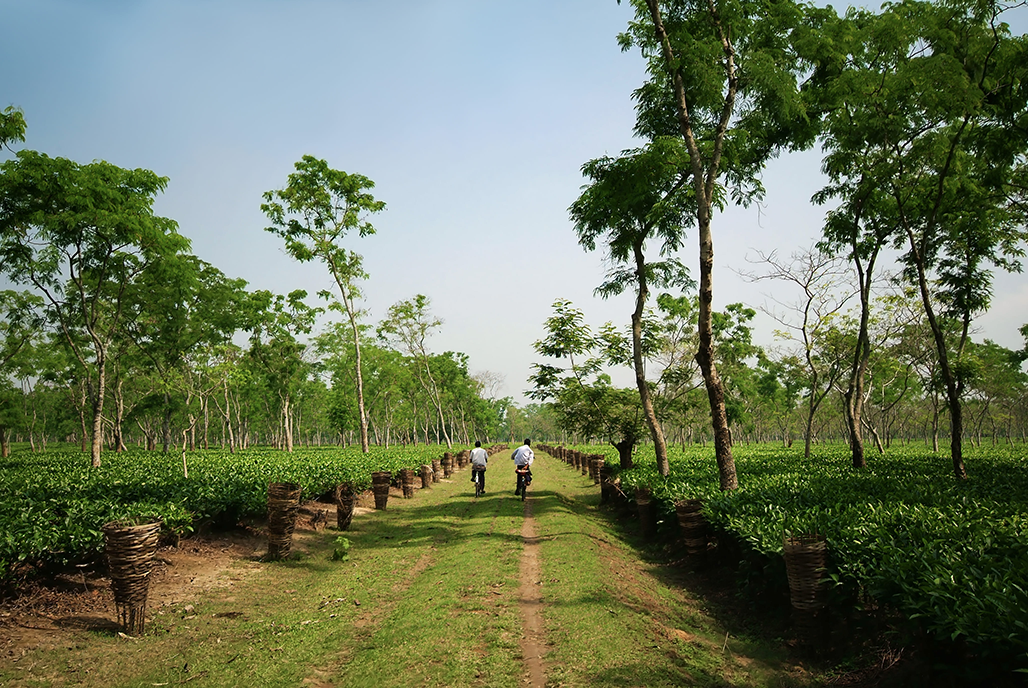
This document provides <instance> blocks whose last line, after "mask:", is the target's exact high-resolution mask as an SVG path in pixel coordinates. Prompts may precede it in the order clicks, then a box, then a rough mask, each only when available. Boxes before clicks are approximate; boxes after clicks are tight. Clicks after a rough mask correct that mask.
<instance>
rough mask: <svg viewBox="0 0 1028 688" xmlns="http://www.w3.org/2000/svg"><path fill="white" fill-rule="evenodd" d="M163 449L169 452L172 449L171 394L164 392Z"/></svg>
mask: <svg viewBox="0 0 1028 688" xmlns="http://www.w3.org/2000/svg"><path fill="white" fill-rule="evenodd" d="M161 443H162V451H163V452H164V453H165V454H167V453H168V452H169V451H171V395H170V394H169V393H168V392H165V393H164V420H163V423H162V425H161Z"/></svg>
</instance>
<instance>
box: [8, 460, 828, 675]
mask: <svg viewBox="0 0 1028 688" xmlns="http://www.w3.org/2000/svg"><path fill="white" fill-rule="evenodd" d="M508 456H509V455H508V454H504V453H501V454H497V455H496V456H494V457H493V458H492V459H491V460H490V468H489V473H488V481H487V488H488V492H487V493H486V494H485V495H484V496H483V497H481V498H479V499H477V500H476V499H475V497H474V492H473V489H472V488H473V486H472V484H471V482H470V472H469V471H462V472H458V473H455V474H454V476H453V477H452V479H451V480H450V481H449V482H444V483H436V484H435V485H434V486H433V488H432V489H429V490H419V491H418V492H417V495H416V497H415V499H413V500H402V499H400V500H397V499H395V498H390V502H389V508H388V509H387V510H386V511H384V512H374V513H369V514H361V515H359V516H357V517H356V518H355V519H354V522H353V525H352V527H351V530H350V531H348V532H347V533H344V534H342V535H344V536H345V537H346V538H348V539H349V541H350V544H351V547H350V550H349V558H348V560H346V561H333V560H332V558H331V554H332V551H333V548H334V546H335V543H334V540H335V538H336V537H338V536H339V535H340V533H338V532H336V531H334V530H333V529H329V530H325V531H321V532H319V533H308V534H305V535H303V536H302V537H301V538H299V539H298V541H297V543H296V549H298V550H300V551H301V555H300V556H299V557H298V558H296V559H294V560H291V561H288V562H283V563H263V562H259V561H254V560H249V561H241V562H239V564H238V566H237V567H236V568H235V569H233V570H232V571H230V572H229V577H230V579H231V580H232V581H233V582H232V585H231V587H225V588H223V589H220V590H217V591H212V592H211V593H209V594H207V595H205V597H204V599H202V600H194V601H192V603H191V604H190V605H183V606H180V607H175V608H165V609H164V610H162V612H163V613H161V614H160V615H157V616H156V617H155V619H154V620H153V621H152V622H151V623H150V624H149V626H148V630H147V633H146V635H145V636H144V637H142V638H139V639H126V638H119V637H116V636H113V635H111V634H110V633H98V632H93V633H90V632H82V633H81V635H80V636H79V637H77V638H76V640H75V642H74V643H73V644H70V645H69V647H67V648H64V647H62V648H60V649H59V650H58V651H56V652H50V653H48V654H46V655H45V656H40V657H31V656H30V657H26V658H22V659H20V660H19V661H18V662H17V665H14V664H13V663H11V662H4V661H3V660H2V659H0V686H12V687H14V686H44V685H46V686H50V685H54V686H57V685H60V686H65V685H67V686H174V685H183V684H188V685H190V686H197V687H199V686H419V685H423V686H523V685H538V686H542V685H548V686H650V687H652V686H680V685H711V686H724V685H738V686H765V685H766V686H786V685H808V682H807V681H806V680H805V677H804V676H803V675H802V673H801V672H799V671H798V670H796V669H795V668H793V667H791V666H789V665H788V664H786V663H784V662H783V660H782V655H781V654H779V653H778V652H777V651H776V650H774V649H768V648H766V647H762V646H760V645H757V644H753V643H746V642H744V641H741V640H738V639H735V638H734V634H732V633H729V642H727V643H726V635H725V634H726V631H725V629H723V628H721V627H720V626H718V625H717V624H716V623H715V622H714V621H712V620H711V619H710V618H709V617H707V616H706V615H705V614H704V613H703V612H702V611H701V610H700V608H699V606H698V605H697V603H696V602H695V601H693V600H691V599H689V597H688V595H687V594H686V593H685V592H684V591H682V590H681V589H679V588H678V587H677V586H676V585H675V584H674V576H673V575H668V572H667V571H663V570H661V567H659V566H653V565H649V564H647V563H645V562H644V561H641V560H640V557H639V555H638V553H637V551H636V550H635V549H634V548H633V547H632V536H631V535H627V536H626V535H625V533H624V532H623V531H624V529H623V528H622V526H620V525H618V524H617V523H614V522H613V521H612V520H611V519H610V517H609V516H608V515H607V514H606V513H605V512H603V511H601V510H599V509H598V508H597V502H598V492H599V491H598V489H597V488H596V487H594V486H593V485H592V482H591V480H588V479H587V478H585V477H583V476H581V475H580V474H578V473H577V472H576V471H574V470H572V469H571V468H570V467H568V466H565V465H564V464H563V463H561V462H559V461H557V460H555V459H552V458H550V457H549V456H546V455H542V454H540V455H538V459H537V462H536V466H535V470H534V473H535V481H534V483H533V485H532V487H531V488H530V490H529V496H528V500H527V501H526V502H522V501H521V500H520V499H518V498H515V497H514V495H513V484H514V473H513V467H512V466H511V462H510V461H509V460H508V458H507V457H508ZM629 530H630V528H629Z"/></svg>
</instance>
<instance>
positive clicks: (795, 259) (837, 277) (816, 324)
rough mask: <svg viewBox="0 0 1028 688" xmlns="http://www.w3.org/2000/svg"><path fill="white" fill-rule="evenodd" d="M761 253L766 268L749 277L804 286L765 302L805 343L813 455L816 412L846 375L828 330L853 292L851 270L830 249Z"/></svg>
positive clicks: (788, 336)
mask: <svg viewBox="0 0 1028 688" xmlns="http://www.w3.org/2000/svg"><path fill="white" fill-rule="evenodd" d="M758 256H759V263H761V264H763V265H764V266H765V270H764V272H762V273H750V274H747V275H746V277H747V278H748V279H751V280H753V281H761V280H776V281H779V282H787V283H791V284H792V285H793V286H794V287H796V288H798V289H799V291H800V294H799V298H798V299H797V300H796V301H792V302H783V301H782V300H781V299H779V298H777V297H775V296H771V299H772V301H773V302H774V304H775V305H770V306H764V307H763V311H764V312H765V313H767V314H768V315H769V316H770V317H771V318H772V319H773V320H774V321H775V322H777V323H778V324H779V325H781V326H782V327H783V328H784V329H783V330H779V331H777V332H776V334H777V335H778V336H779V337H780V338H781V339H783V340H786V341H791V342H794V343H796V344H797V345H798V346H799V348H800V355H801V356H802V359H803V365H804V369H805V371H804V372H805V377H806V388H807V428H806V432H805V433H804V435H805V438H804V440H805V441H804V447H803V456H804V458H808V459H809V458H810V448H811V442H812V440H813V428H814V414H815V413H817V410H818V407H819V406H820V405H821V402H822V401H824V400H825V397H827V396H828V393H829V392H831V391H832V389H833V388H834V387H835V383H836V381H837V380H838V378H839V376H840V375H841V374H842V365H841V364H842V359H840V358H839V356H838V355H837V353H838V351H837V349H835V348H834V347H831V346H829V345H828V344H829V341H828V335H829V333H830V330H831V327H832V323H833V321H834V319H835V317H836V316H837V315H839V313H840V312H841V310H842V308H843V307H844V306H845V305H846V302H847V301H849V299H850V297H851V296H852V295H853V294H852V292H849V291H847V290H846V289H844V288H843V283H844V282H843V280H844V277H846V276H847V275H846V272H845V271H844V270H843V269H842V268H841V266H840V264H839V263H840V260H839V259H837V258H835V257H834V256H833V255H831V254H827V253H824V252H822V251H819V250H817V249H807V250H804V251H799V252H796V253H794V254H793V255H792V256H790V257H789V258H788V259H787V260H783V259H782V258H779V257H778V255H777V253H774V252H772V253H771V254H769V255H764V254H762V253H758ZM779 307H781V308H784V309H785V310H784V311H782V310H780V308H779Z"/></svg>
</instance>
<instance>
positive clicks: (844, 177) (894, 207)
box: [821, 0, 1028, 479]
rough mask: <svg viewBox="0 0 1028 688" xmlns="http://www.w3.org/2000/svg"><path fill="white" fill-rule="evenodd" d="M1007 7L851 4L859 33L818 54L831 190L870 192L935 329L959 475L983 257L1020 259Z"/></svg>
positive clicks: (1017, 102)
mask: <svg viewBox="0 0 1028 688" xmlns="http://www.w3.org/2000/svg"><path fill="white" fill-rule="evenodd" d="M1003 11H1004V8H1003V6H1002V5H1000V4H999V3H997V2H993V1H988V0H987V1H986V2H977V1H971V0H952V1H948V2H940V3H930V2H920V1H917V0H905V1H904V2H900V3H896V4H892V5H887V6H886V7H885V9H884V10H883V11H882V12H881V13H880V14H875V13H871V12H868V11H866V10H851V11H850V13H849V14H848V17H847V18H848V19H849V20H850V24H851V26H852V27H856V28H855V29H852V28H851V29H850V30H849V31H850V33H851V34H854V35H856V36H857V40H854V41H852V42H845V41H844V42H841V43H835V44H831V43H829V44H828V50H827V52H826V53H825V54H824V55H823V56H822V57H823V59H822V61H821V63H822V64H825V65H831V70H834V71H835V72H837V73H836V74H835V75H834V78H833V79H831V80H830V81H831V83H832V85H831V86H830V87H829V88H827V89H825V91H824V93H825V94H826V96H827V100H826V101H825V103H824V107H825V109H826V110H829V111H830V113H831V114H830V116H829V117H828V120H827V124H826V127H827V128H826V137H825V148H826V151H827V158H826V164H825V167H826V169H827V170H828V171H829V173H830V176H831V178H832V180H833V187H834V188H833V190H832V194H833V195H835V196H837V197H838V198H840V199H842V201H843V205H844V206H847V207H851V208H856V207H857V206H858V205H859V203H860V200H859V199H860V196H861V195H862V194H863V195H867V194H868V189H869V188H875V189H878V190H879V191H878V192H876V194H877V195H876V196H871V198H872V199H873V200H874V201H875V203H874V206H875V211H876V212H879V213H884V215H885V217H886V218H887V224H886V225H885V228H886V229H888V230H891V231H892V234H891V235H890V236H889V237H888V239H889V240H890V241H891V242H892V243H893V244H894V245H895V246H896V248H899V249H902V250H903V251H904V254H903V256H902V262H903V264H904V267H905V270H904V272H905V276H906V277H907V279H908V280H909V282H910V283H911V284H912V285H914V286H915V287H916V288H917V290H918V292H919V294H920V296H921V302H922V306H923V308H924V311H925V315H926V317H927V320H928V324H929V327H930V329H931V332H932V336H933V339H934V343H935V348H936V352H937V356H938V359H939V370H940V374H941V378H942V382H943V385H944V387H945V391H946V399H947V405H948V407H949V411H950V455H951V461H952V465H953V472H954V475H955V476H956V477H957V478H958V479H963V478H966V477H967V472H966V469H965V466H964V461H963V449H962V441H963V434H964V428H963V413H962V408H961V397H962V396H963V394H964V390H965V387H966V383H967V380H966V379H965V378H964V375H963V373H962V370H963V369H964V367H965V366H964V364H963V363H962V362H961V358H962V356H963V355H964V353H965V349H966V347H967V345H968V342H969V334H970V325H971V322H972V320H973V318H974V316H975V315H976V314H978V313H981V312H983V311H984V310H986V309H987V308H988V305H989V302H990V299H991V283H992V273H991V268H992V267H994V266H995V267H999V268H1001V269H1006V270H1020V264H1019V263H1018V262H1017V258H1018V257H1020V256H1021V255H1022V254H1023V251H1024V241H1025V239H1026V238H1028V233H1026V232H1025V229H1024V227H1025V213H1024V208H1023V206H1022V205H1021V204H1020V203H1019V202H1018V199H1019V198H1021V196H1022V193H1023V190H1022V189H1020V187H1018V186H1017V185H1016V184H1015V183H1013V182H1014V180H1016V179H1018V178H1020V177H1022V176H1023V174H1024V167H1025V155H1026V153H1028V127H1025V121H1026V119H1028V92H1026V90H1025V89H1024V87H1023V83H1024V81H1025V78H1026V77H1028V39H1026V38H1025V37H1023V36H1022V37H1013V36H1011V34H1010V30H1009V27H1007V26H1006V25H1005V24H1004V23H1002V21H1001V20H1002V16H1001V15H1002V12H1003ZM828 81H829V80H825V82H824V83H828ZM849 214H850V215H851V216H852V215H853V213H852V211H851V212H850V213H849ZM946 320H952V321H953V322H955V323H956V324H957V334H956V336H955V337H951V336H947V324H946V322H945V321H946Z"/></svg>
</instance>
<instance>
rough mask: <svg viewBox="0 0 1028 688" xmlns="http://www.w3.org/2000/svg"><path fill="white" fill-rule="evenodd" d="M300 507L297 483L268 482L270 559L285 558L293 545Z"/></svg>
mask: <svg viewBox="0 0 1028 688" xmlns="http://www.w3.org/2000/svg"><path fill="white" fill-rule="evenodd" d="M299 508H300V486H299V485H297V484H296V483H269V484H268V559H272V560H275V559H285V558H286V557H287V556H289V551H290V550H291V549H292V547H293V529H294V528H295V527H296V513H297V511H298V510H299Z"/></svg>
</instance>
